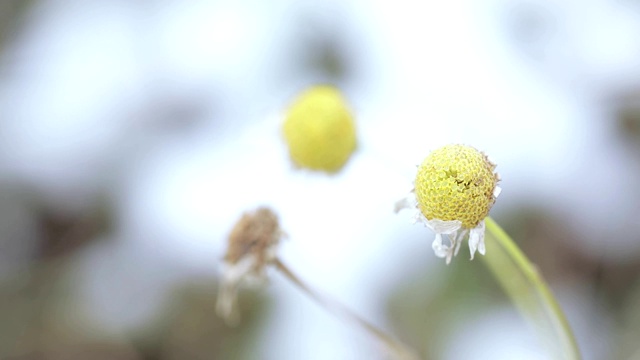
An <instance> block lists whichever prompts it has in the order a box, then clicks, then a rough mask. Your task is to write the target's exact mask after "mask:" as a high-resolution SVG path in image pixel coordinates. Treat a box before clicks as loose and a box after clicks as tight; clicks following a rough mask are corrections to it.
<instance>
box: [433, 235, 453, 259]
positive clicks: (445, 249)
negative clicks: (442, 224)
mask: <svg viewBox="0 0 640 360" xmlns="http://www.w3.org/2000/svg"><path fill="white" fill-rule="evenodd" d="M431 247H432V248H433V252H434V253H435V254H436V256H437V257H439V258H443V257H445V256H447V254H448V253H449V252H450V251H449V246H447V245H445V244H443V243H442V235H440V234H436V237H435V239H433V243H432V244H431Z"/></svg>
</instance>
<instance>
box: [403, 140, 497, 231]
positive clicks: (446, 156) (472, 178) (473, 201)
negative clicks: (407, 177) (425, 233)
mask: <svg viewBox="0 0 640 360" xmlns="http://www.w3.org/2000/svg"><path fill="white" fill-rule="evenodd" d="M495 167H496V166H495V164H493V163H491V162H490V161H489V159H487V156H486V155H484V154H483V153H481V152H480V151H478V150H476V149H474V148H472V147H470V146H465V145H447V146H445V147H442V148H440V149H438V150H435V151H433V152H432V153H431V154H430V155H429V156H427V158H426V159H425V160H424V162H423V163H422V165H420V167H419V168H418V175H417V176H416V181H415V191H416V199H417V201H418V207H419V209H420V211H421V212H422V214H423V215H424V217H425V218H427V219H429V220H431V219H440V220H444V221H451V220H459V221H461V222H462V227H463V228H467V229H472V228H474V227H476V226H477V225H478V223H480V221H482V220H483V219H484V218H485V217H486V216H487V214H489V210H490V209H491V206H493V203H494V202H495V196H494V190H495V188H496V185H497V182H498V176H497V174H495V173H494V172H493V170H494V169H495Z"/></svg>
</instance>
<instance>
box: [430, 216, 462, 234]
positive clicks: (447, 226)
mask: <svg viewBox="0 0 640 360" xmlns="http://www.w3.org/2000/svg"><path fill="white" fill-rule="evenodd" d="M427 226H428V227H429V229H431V230H433V232H434V233H436V234H453V233H455V232H456V231H458V229H460V227H462V221H460V220H451V221H445V220H440V219H433V220H427Z"/></svg>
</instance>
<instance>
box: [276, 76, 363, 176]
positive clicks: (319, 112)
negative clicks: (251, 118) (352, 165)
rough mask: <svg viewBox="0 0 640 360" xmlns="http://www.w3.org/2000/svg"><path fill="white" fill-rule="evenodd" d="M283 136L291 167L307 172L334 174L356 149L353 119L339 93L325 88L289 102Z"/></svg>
mask: <svg viewBox="0 0 640 360" xmlns="http://www.w3.org/2000/svg"><path fill="white" fill-rule="evenodd" d="M283 132H284V138H285V141H286V142H287V145H288V146H289V155H290V156H291V160H292V161H293V163H294V164H295V165H297V166H299V167H303V168H307V169H311V170H320V171H326V172H329V173H334V172H337V171H339V170H340V169H341V168H342V167H343V166H344V165H345V163H346V162H347V160H349V157H350V156H351V154H352V153H353V151H354V150H355V149H356V129H355V124H354V121H353V115H352V114H351V111H350V110H349V107H348V106H347V103H346V101H345V99H344V98H343V96H342V94H341V93H340V91H338V89H336V88H334V87H331V86H327V85H321V86H314V87H311V88H310V89H308V90H306V91H305V92H303V93H302V94H301V95H300V96H299V97H298V98H297V99H296V100H295V101H294V102H293V104H292V105H291V106H290V108H289V109H288V111H287V115H286V118H285V121H284V125H283Z"/></svg>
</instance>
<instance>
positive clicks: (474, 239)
mask: <svg viewBox="0 0 640 360" xmlns="http://www.w3.org/2000/svg"><path fill="white" fill-rule="evenodd" d="M484 230H485V229H484V220H482V221H480V224H478V226H477V227H475V228H473V229H471V232H470V233H469V250H470V252H471V260H473V256H474V255H475V253H476V250H477V251H478V252H479V253H480V254H482V255H484V254H485V252H486V250H485V246H484Z"/></svg>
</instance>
